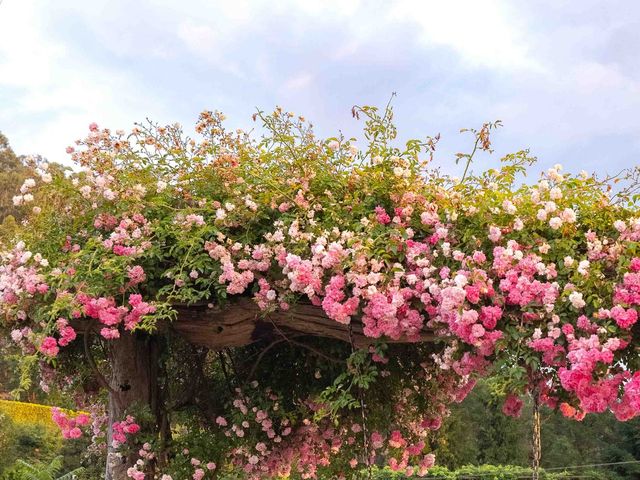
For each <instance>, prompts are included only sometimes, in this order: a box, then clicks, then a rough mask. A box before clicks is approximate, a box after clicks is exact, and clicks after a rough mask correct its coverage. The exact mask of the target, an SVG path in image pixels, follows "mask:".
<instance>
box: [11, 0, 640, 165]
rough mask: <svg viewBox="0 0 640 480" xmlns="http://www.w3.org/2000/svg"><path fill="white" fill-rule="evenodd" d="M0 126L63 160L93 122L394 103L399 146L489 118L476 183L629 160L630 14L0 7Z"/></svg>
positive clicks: (325, 111)
mask: <svg viewBox="0 0 640 480" xmlns="http://www.w3.org/2000/svg"><path fill="white" fill-rule="evenodd" d="M0 2H1V3H0V131H2V132H3V133H4V134H5V135H7V136H8V138H9V140H10V142H11V145H12V146H13V148H14V150H15V151H16V153H19V154H42V155H44V156H45V157H47V158H48V159H49V160H52V161H59V162H68V158H67V157H68V156H67V155H66V154H65V151H64V150H65V147H66V146H67V145H71V144H72V143H73V141H74V140H75V139H77V138H80V137H83V136H85V135H86V133H87V127H88V124H89V123H91V122H97V123H98V124H99V125H100V126H104V127H109V128H112V129H117V128H123V129H128V128H131V127H132V126H133V123H134V122H136V121H142V120H144V119H145V118H147V117H148V118H151V119H153V120H156V121H158V122H160V123H174V122H179V123H181V124H183V125H184V126H185V128H186V129H187V130H188V129H189V128H192V126H193V124H194V123H195V121H196V118H197V115H198V113H199V112H200V111H202V110H205V109H207V110H221V111H223V112H224V113H225V114H226V115H227V117H228V119H229V120H228V122H229V126H231V127H233V128H238V127H241V128H245V129H250V128H253V127H254V126H255V125H254V123H253V122H252V121H251V115H252V114H253V113H254V112H255V110H256V108H260V109H262V110H266V111H270V110H272V109H273V108H274V107H275V106H276V105H280V106H282V107H283V108H284V109H286V110H288V111H292V112H295V113H296V114H299V115H304V116H305V117H306V118H308V119H309V120H311V121H312V122H313V123H314V125H315V127H316V131H317V133H318V134H320V135H322V136H332V135H335V134H336V133H337V132H339V131H341V132H344V133H345V134H346V135H348V136H351V135H354V136H358V132H360V129H361V126H362V125H361V123H359V122H357V121H356V120H355V119H353V118H352V117H351V113H350V112H351V107H352V106H353V105H354V104H358V105H378V106H384V105H385V104H386V103H387V101H388V100H389V98H390V96H391V93H392V92H396V93H397V97H396V98H395V99H394V102H393V104H394V107H395V119H396V123H397V125H398V129H399V137H400V139H402V140H407V139H409V138H424V137H425V136H427V135H435V134H437V133H440V134H441V136H442V140H441V142H440V144H439V146H438V150H437V151H436V164H437V165H439V166H441V167H442V168H443V169H444V170H446V171H448V172H451V173H454V174H455V173H456V171H457V170H461V169H462V167H461V166H456V165H454V164H453V158H454V154H455V153H456V152H458V151H468V150H469V146H470V138H469V137H468V136H464V135H461V134H460V133H459V130H460V129H461V128H467V127H480V126H481V125H482V123H483V122H485V121H493V120H498V119H499V120H502V122H503V124H504V127H503V128H501V129H500V130H499V131H498V132H497V133H496V134H495V135H494V137H493V145H494V147H495V153H494V154H493V155H492V156H482V157H480V158H478V160H477V162H476V164H475V165H474V166H473V168H474V169H475V170H476V171H477V170H479V169H482V168H486V167H488V166H495V165H497V164H498V162H499V158H500V157H501V156H502V155H504V154H506V153H508V152H514V151H518V150H520V149H523V148H529V149H530V150H531V153H532V154H533V155H535V156H537V157H538V158H539V162H540V169H542V168H547V167H548V166H550V165H553V164H555V163H561V164H562V165H564V167H565V170H573V171H579V170H582V169H585V170H588V171H595V172H598V173H601V174H605V173H617V171H618V170H620V169H622V168H625V167H632V166H635V165H638V164H639V163H640V55H639V53H638V52H640V2H633V1H616V0H606V1H605V0H600V1H595V0H573V1H563V0H549V1H542V0H541V1H538V0H533V1H524V0H523V1H519V0H512V1H491V0H483V1H473V0H471V1H455V0H446V1H445V0H439V1H428V0H424V1H417V0H414V1H411V0H407V1H375V0H370V1H358V0H340V1H332V0H322V1H312V0H304V1H277V0H270V1H261V0H255V1H247V0H233V1H213V0H209V1H205V0H181V1H168V0H136V1H133V0H130V1H127V0H109V1H101V0H93V1H90V2H87V1H80V0H76V1H71V0H56V1H55V2H52V1H38V0H0Z"/></svg>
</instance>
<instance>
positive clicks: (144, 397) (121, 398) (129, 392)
mask: <svg viewBox="0 0 640 480" xmlns="http://www.w3.org/2000/svg"><path fill="white" fill-rule="evenodd" d="M153 342H154V340H153V337H149V336H146V335H140V334H136V333H130V332H123V333H122V335H121V336H120V338H118V339H114V340H112V341H110V342H109V350H110V355H111V378H110V379H109V385H110V387H111V388H110V391H109V411H108V429H107V466H106V470H105V479H106V480H127V469H128V468H129V467H130V466H132V463H133V461H134V460H135V459H131V458H123V457H122V456H121V455H120V454H119V453H117V452H116V449H115V448H113V445H112V437H113V424H114V422H119V421H122V420H124V418H125V416H126V415H127V411H128V409H129V408H130V407H131V406H133V405H134V404H138V405H141V406H149V407H151V406H152V404H154V403H155V402H156V393H157V392H156V379H155V378H153V375H152V373H153V371H154V363H156V361H157V359H155V358H154V356H155V355H154V354H153V353H154V350H155V349H153V346H152V343H153ZM154 413H155V412H154Z"/></svg>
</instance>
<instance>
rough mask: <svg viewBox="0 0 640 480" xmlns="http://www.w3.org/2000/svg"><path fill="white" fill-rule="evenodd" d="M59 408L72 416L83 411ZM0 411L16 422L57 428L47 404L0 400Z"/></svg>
mask: <svg viewBox="0 0 640 480" xmlns="http://www.w3.org/2000/svg"><path fill="white" fill-rule="evenodd" d="M61 410H63V411H65V412H66V413H68V414H71V415H74V416H75V415H77V414H79V413H85V412H74V411H72V410H66V409H61ZM0 413H4V414H6V415H7V416H8V417H9V418H10V419H11V420H13V421H14V422H16V423H26V424H30V425H34V424H35V425H42V426H45V427H50V428H57V425H56V424H55V423H54V421H53V420H52V419H51V407H50V406H48V405H39V404H37V403H25V402H14V401H12V400H0Z"/></svg>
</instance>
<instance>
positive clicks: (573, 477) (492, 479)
mask: <svg viewBox="0 0 640 480" xmlns="http://www.w3.org/2000/svg"><path fill="white" fill-rule="evenodd" d="M531 473H532V472H531V468H527V467H518V466H514V465H479V466H471V465H468V466H464V467H460V468H459V469H456V470H449V469H448V468H446V467H433V468H432V469H431V470H430V471H429V473H428V474H427V475H426V476H425V477H423V478H432V479H438V480H471V479H478V478H482V479H486V480H520V479H523V478H531ZM365 478H366V477H365ZM372 478H373V479H374V480H405V479H410V478H418V477H417V476H413V475H409V476H407V475H405V474H404V473H400V472H394V471H392V470H390V469H388V468H385V469H375V471H374V473H373V475H372ZM540 478H541V479H542V480H579V479H582V478H591V479H594V480H614V477H612V476H611V475H610V474H609V473H608V472H606V471H599V470H580V471H577V472H569V471H567V472H546V471H544V470H542V471H540Z"/></svg>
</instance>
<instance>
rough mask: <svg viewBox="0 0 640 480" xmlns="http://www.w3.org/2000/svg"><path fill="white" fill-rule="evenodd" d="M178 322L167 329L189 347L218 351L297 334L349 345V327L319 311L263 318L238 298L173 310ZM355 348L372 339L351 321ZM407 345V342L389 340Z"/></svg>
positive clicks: (305, 308)
mask: <svg viewBox="0 0 640 480" xmlns="http://www.w3.org/2000/svg"><path fill="white" fill-rule="evenodd" d="M176 310H177V311H178V318H177V320H176V321H175V322H173V323H172V324H171V326H170V328H172V329H173V330H174V331H175V332H176V333H178V334H179V335H181V336H182V337H184V338H185V339H186V340H187V341H189V342H190V343H193V344H195V345H200V346H204V347H208V348H211V349H213V350H219V349H222V348H227V347H241V346H245V345H249V344H251V343H254V342H257V341H259V340H262V339H267V338H274V337H277V336H282V335H285V336H286V335H287V334H289V333H298V334H304V335H312V336H319V337H326V338H333V339H336V340H340V341H343V342H349V341H350V339H349V327H348V326H347V325H343V324H341V323H338V322H336V321H335V320H332V319H330V318H329V317H327V316H326V314H325V313H324V312H323V310H322V309H321V308H320V307H316V306H314V305H311V304H296V305H292V306H291V308H290V309H289V310H287V311H276V312H272V313H269V314H267V315H265V314H264V313H263V312H261V311H260V309H259V308H258V306H257V305H256V304H255V302H253V301H252V300H251V299H248V298H240V299H238V300H234V301H233V302H232V303H230V304H228V305H226V306H225V307H223V308H217V307H215V308H208V307H206V306H204V305H202V306H200V305H198V306H179V307H176ZM351 329H352V335H353V341H354V344H355V345H356V346H357V347H363V346H367V345H369V344H370V343H373V341H374V339H372V338H369V337H366V336H365V335H364V334H363V332H362V323H361V322H360V321H358V320H354V321H352V325H351ZM433 339H434V336H433V334H432V332H428V331H425V332H423V333H422V334H421V336H420V339H419V341H420V342H428V341H433ZM388 341H389V342H390V343H408V342H409V340H408V339H406V338H404V339H402V338H401V339H399V340H388Z"/></svg>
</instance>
